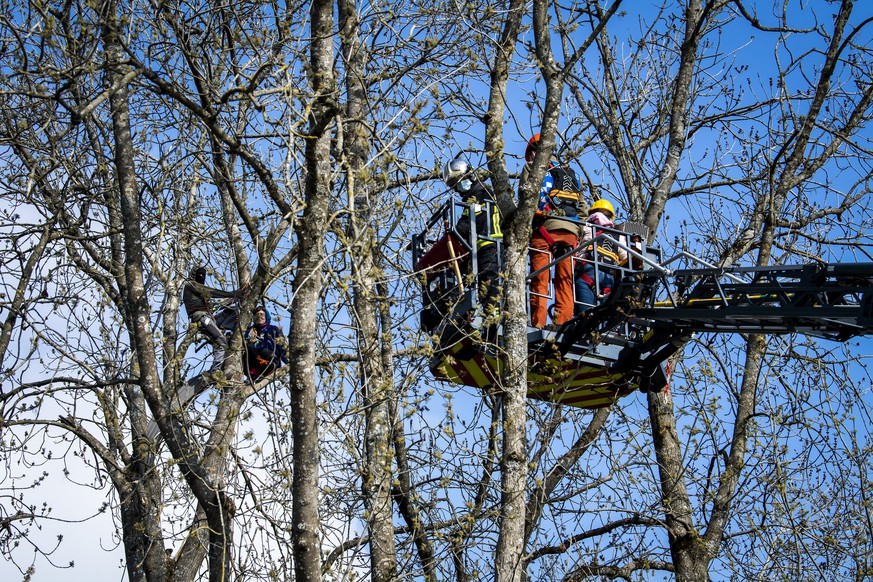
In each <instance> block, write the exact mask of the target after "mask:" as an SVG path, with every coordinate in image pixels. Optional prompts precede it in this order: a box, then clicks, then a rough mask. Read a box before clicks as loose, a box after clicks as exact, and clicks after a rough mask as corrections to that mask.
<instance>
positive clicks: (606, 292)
mask: <svg viewBox="0 0 873 582" xmlns="http://www.w3.org/2000/svg"><path fill="white" fill-rule="evenodd" d="M579 278H580V279H582V280H583V281H585V283H586V284H587V285H588V286H589V287H591V289H592V290H595V291H596V290H597V285H596V284H595V283H594V279H592V278H591V277H589V276H588V273H582V276H581V277H579ZM601 291H602V292H603V294H604V295H609V293H610V291H612V287H604V288H603V289H601Z"/></svg>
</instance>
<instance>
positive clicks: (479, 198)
mask: <svg viewBox="0 0 873 582" xmlns="http://www.w3.org/2000/svg"><path fill="white" fill-rule="evenodd" d="M461 196H462V197H463V199H464V202H467V203H470V204H471V205H472V206H473V211H474V213H475V215H476V248H477V249H481V248H483V247H486V246H488V245H492V244H494V240H488V238H490V239H502V238H503V231H501V230H500V210H499V209H498V208H497V201H496V200H495V198H494V192H493V191H492V190H491V188H489V187H488V186H486V185H485V184H483V183H482V182H479V181H478V180H477V181H475V182H473V187H472V188H471V189H470V191H469V192H466V193H464V194H462V195H461ZM487 202H491V203H492V204H491V208H492V212H491V220H490V222H491V225H490V230H491V232H489V225H488V223H489V220H488V215H487V214H486V210H487V208H488V205H487ZM455 230H457V231H458V234H459V235H461V237H462V238H464V239H465V240H469V238H470V214H469V212H468V211H467V209H464V212H463V214H461V218H460V220H458V224H456V225H455ZM483 237H488V238H483Z"/></svg>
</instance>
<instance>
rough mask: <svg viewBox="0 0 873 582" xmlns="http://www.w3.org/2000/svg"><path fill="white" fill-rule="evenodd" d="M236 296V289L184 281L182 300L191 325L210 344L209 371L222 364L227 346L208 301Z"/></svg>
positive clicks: (217, 368)
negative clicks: (231, 289)
mask: <svg viewBox="0 0 873 582" xmlns="http://www.w3.org/2000/svg"><path fill="white" fill-rule="evenodd" d="M238 296H239V293H238V291H222V290H221V289H215V288H213V287H209V286H207V285H203V284H201V283H198V282H196V281H190V280H189V281H186V282H185V288H184V289H183V290H182V302H183V303H184V304H185V311H186V312H187V313H188V319H189V320H190V321H191V327H194V326H196V329H197V330H198V331H200V332H202V333H203V335H205V336H206V339H207V341H208V342H209V344H210V345H211V346H212V367H211V368H209V370H210V371H213V370H219V369H221V367H222V366H223V365H224V357H225V354H226V353H227V347H228V346H227V338H226V337H225V336H224V333H223V332H222V331H221V330H220V329H219V328H218V325H216V323H215V318H214V317H213V316H212V306H211V305H210V304H209V301H210V300H211V299H229V298H232V297H233V298H236V297H238Z"/></svg>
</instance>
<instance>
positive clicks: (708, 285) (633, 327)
mask: <svg viewBox="0 0 873 582" xmlns="http://www.w3.org/2000/svg"><path fill="white" fill-rule="evenodd" d="M473 210H474V209H473V207H472V206H470V205H467V204H464V203H462V202H458V201H455V200H452V201H449V202H447V203H446V204H444V205H443V206H442V207H440V209H439V210H438V211H437V212H436V213H435V214H434V215H433V217H432V218H431V219H430V221H429V222H428V223H427V225H426V227H425V228H424V230H423V231H422V232H421V233H419V234H416V235H413V240H412V245H411V248H412V258H413V265H414V266H415V270H416V272H417V274H418V276H419V278H420V285H421V293H422V304H423V308H422V312H421V314H422V315H421V326H422V328H423V330H424V331H426V332H427V333H429V334H431V336H432V338H433V341H434V353H433V356H432V357H431V358H430V362H429V366H430V369H431V372H432V373H433V375H434V376H435V377H436V378H438V379H441V380H444V381H448V382H453V383H459V384H465V385H467V386H472V387H477V388H482V389H488V388H491V387H493V386H495V385H498V384H499V381H500V375H501V369H502V366H503V360H502V358H501V357H500V350H499V345H500V343H501V341H502V328H501V327H498V328H497V329H498V332H497V336H496V339H495V340H494V343H495V344H496V345H488V343H486V342H483V338H482V326H483V322H484V321H485V320H484V319H483V317H482V314H481V309H477V307H479V304H478V297H477V295H478V294H477V292H476V289H477V285H476V279H477V277H478V272H477V266H476V246H477V245H476V244H475V242H476V240H477V236H478V237H479V238H486V239H487V240H492V241H493V242H495V243H496V244H501V242H502V241H500V240H499V239H494V238H488V235H487V234H481V233H480V234H478V235H477V233H476V232H475V228H473V229H471V233H470V236H469V237H468V238H467V239H466V240H465V238H464V237H462V236H460V235H459V234H458V232H457V230H456V229H455V227H454V225H456V224H457V220H458V218H460V216H461V215H463V213H464V212H465V211H466V212H468V213H469V212H472V211H473ZM488 214H489V216H490V215H491V213H490V212H489V213H488ZM473 222H475V221H473ZM646 234H647V233H646V230H645V227H643V226H642V225H638V224H634V223H625V224H623V225H619V226H617V227H616V228H615V229H602V230H600V231H599V234H598V236H597V237H596V238H595V239H594V240H593V241H590V242H589V243H586V244H585V245H584V246H585V248H589V245H591V247H590V248H592V249H593V252H592V253H591V254H588V255H586V254H585V253H580V252H579V251H581V250H583V249H582V248H581V245H580V246H579V247H577V248H575V249H566V250H564V251H560V255H559V256H553V257H550V259H551V260H550V262H549V265H548V266H547V267H544V269H546V268H551V267H552V266H554V264H556V263H557V262H558V261H562V260H569V261H573V262H574V264H576V263H578V262H586V261H587V262H591V263H593V264H594V265H595V269H600V268H603V269H606V268H611V269H613V272H614V274H615V278H616V283H615V284H614V285H613V286H612V289H611V290H609V292H608V293H603V292H602V291H605V290H600V289H596V290H595V293H596V294H597V295H598V296H600V301H598V304H597V305H583V306H580V308H584V310H583V311H581V313H578V314H577V315H576V316H575V317H574V318H573V319H571V320H569V321H567V322H566V323H564V324H563V325H561V326H559V327H556V326H547V327H546V328H544V329H539V328H535V327H533V326H530V325H529V326H528V333H527V335H528V354H529V366H528V396H529V397H531V398H536V399H541V400H547V401H550V402H555V403H560V404H565V405H570V406H576V407H580V408H599V407H602V406H607V405H609V404H612V403H613V402H615V401H616V400H617V399H618V398H621V397H622V396H625V395H627V394H630V393H631V392H633V391H634V390H642V391H649V390H651V391H659V390H662V389H663V388H664V387H665V386H666V385H667V379H668V372H667V370H666V365H667V361H668V360H669V358H670V357H671V356H672V355H674V354H675V353H676V352H677V351H679V350H681V349H682V348H683V347H684V345H685V344H686V343H687V341H688V340H689V339H690V338H691V337H692V336H693V335H694V334H697V333H740V334H745V333H761V334H802V335H808V336H813V337H818V338H823V339H827V340H831V341H837V342H845V341H848V340H849V339H851V338H853V337H857V336H863V335H871V334H873V263H838V264H829V263H811V264H804V265H787V266H764V267H735V266H733V267H717V266H715V265H711V264H708V263H706V262H705V261H703V260H701V259H699V258H697V257H695V256H693V255H691V254H689V253H685V252H682V253H679V254H678V255H676V256H674V257H672V258H670V259H668V260H663V258H662V256H661V251H660V249H659V248H657V247H656V246H652V245H649V244H647V243H646V242H645V241H646V238H647V236H646ZM599 240H603V241H607V240H608V241H609V242H610V243H611V244H612V245H614V246H620V247H622V248H624V249H625V250H626V251H627V253H628V257H629V260H628V262H627V264H626V265H623V266H620V267H614V266H608V265H607V264H606V263H604V262H602V261H601V260H600V259H599V257H598V256H597V248H598V247H597V244H596V243H597V242H598V241H599ZM592 243H594V244H592ZM532 252H533V251H532ZM678 267H682V268H678ZM537 272H539V271H537ZM537 272H534V273H531V275H529V277H528V280H530V278H531V277H533V276H535V275H536V274H537ZM595 279H597V277H595ZM528 293H530V289H528ZM495 348H496V349H495Z"/></svg>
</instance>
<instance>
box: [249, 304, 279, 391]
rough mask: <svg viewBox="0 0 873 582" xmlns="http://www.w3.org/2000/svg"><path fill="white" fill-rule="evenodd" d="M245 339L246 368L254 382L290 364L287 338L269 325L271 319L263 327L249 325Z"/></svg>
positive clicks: (276, 328)
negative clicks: (286, 347)
mask: <svg viewBox="0 0 873 582" xmlns="http://www.w3.org/2000/svg"><path fill="white" fill-rule="evenodd" d="M268 317H269V316H268ZM245 338H246V360H247V362H246V366H247V368H248V371H249V375H250V376H251V377H252V379H253V380H257V379H259V378H261V377H263V376H265V375H267V374H269V373H270V372H272V371H273V370H275V369H276V368H281V367H282V365H283V364H287V363H288V356H287V355H286V353H285V346H286V340H285V337H284V336H283V335H282V331H281V330H280V329H279V328H278V327H276V326H275V325H272V324H271V323H269V319H268V320H267V323H264V324H262V325H258V324H256V323H252V324H251V325H249V327H248V328H247V329H246V333H245Z"/></svg>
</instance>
